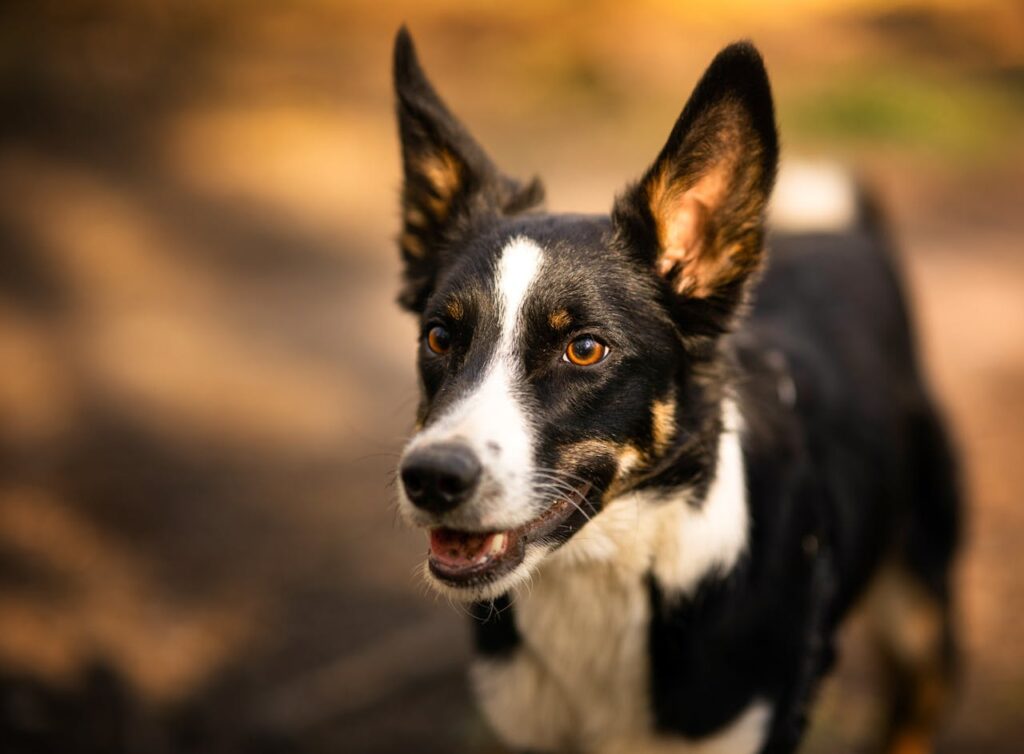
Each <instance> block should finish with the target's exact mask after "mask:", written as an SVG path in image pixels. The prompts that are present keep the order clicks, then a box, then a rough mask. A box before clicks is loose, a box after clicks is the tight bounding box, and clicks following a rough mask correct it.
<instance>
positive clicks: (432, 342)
mask: <svg viewBox="0 0 1024 754" xmlns="http://www.w3.org/2000/svg"><path fill="white" fill-rule="evenodd" d="M451 347H452V336H451V334H450V333H449V332H448V331H447V330H445V329H444V328H443V327H441V325H436V326H435V327H431V328H430V331H429V332H428V333H427V348H429V349H430V350H431V351H433V352H434V353H436V354H446V353H448V349H450V348H451Z"/></svg>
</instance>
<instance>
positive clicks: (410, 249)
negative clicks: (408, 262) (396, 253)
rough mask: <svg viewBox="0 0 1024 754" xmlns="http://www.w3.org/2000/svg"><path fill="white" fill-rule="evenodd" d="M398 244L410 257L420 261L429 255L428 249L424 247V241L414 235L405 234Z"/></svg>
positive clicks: (400, 237)
mask: <svg viewBox="0 0 1024 754" xmlns="http://www.w3.org/2000/svg"><path fill="white" fill-rule="evenodd" d="M398 244H399V245H400V246H401V247H402V251H404V252H405V253H406V254H408V255H409V256H410V257H416V258H417V259H418V258H420V257H423V256H425V255H426V253H427V247H426V246H424V245H423V241H421V240H420V239H419V237H417V236H414V235H413V234H412V233H403V234H402V235H401V236H399V238H398Z"/></svg>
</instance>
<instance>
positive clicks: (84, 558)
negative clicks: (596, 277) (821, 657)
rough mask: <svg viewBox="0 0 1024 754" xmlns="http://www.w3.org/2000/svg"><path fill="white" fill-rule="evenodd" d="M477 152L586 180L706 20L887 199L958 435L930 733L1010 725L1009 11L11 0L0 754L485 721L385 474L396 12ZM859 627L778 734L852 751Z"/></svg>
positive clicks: (564, 196) (428, 735) (986, 733)
mask: <svg viewBox="0 0 1024 754" xmlns="http://www.w3.org/2000/svg"><path fill="white" fill-rule="evenodd" d="M402 21H407V22H408V23H409V25H410V28H411V30H412V32H413V34H414V36H415V37H416V39H417V41H418V43H419V47H420V52H421V56H422V58H423V61H424V64H425V66H426V67H427V70H428V72H429V73H430V75H431V76H432V78H433V79H434V81H435V83H437V85H438V87H439V89H440V90H441V92H442V94H443V95H444V96H445V97H446V98H447V99H448V101H449V103H450V104H451V105H452V107H453V109H454V110H455V111H456V112H457V113H458V114H459V115H460V116H461V117H462V118H463V119H464V120H465V121H466V122H468V124H469V125H470V127H471V129H472V130H473V131H474V133H476V134H477V135H478V137H479V138H480V139H481V141H482V142H483V143H484V144H485V145H486V146H487V147H488V149H489V150H490V151H491V153H492V155H493V156H495V158H496V159H497V161H498V162H499V163H500V164H502V165H503V166H505V167H506V169H508V170H509V171H510V172H512V173H514V174H518V175H522V176H528V175H531V174H533V173H541V174H543V175H544V177H545V178H546V180H547V185H548V189H549V191H548V193H549V206H550V207H551V208H552V209H555V210H583V211H605V210H607V209H608V207H609V206H610V202H611V197H612V195H613V194H614V192H615V191H616V190H618V189H619V188H620V187H621V186H622V185H623V184H624V183H625V182H626V181H627V180H630V179H632V178H633V177H635V176H636V175H637V174H638V173H639V172H640V171H641V170H642V169H643V168H644V167H645V166H646V165H647V163H648V162H649V161H650V160H651V159H652V158H653V157H654V155H655V154H656V152H657V150H658V149H659V148H660V147H661V145H662V143H663V140H664V138H665V136H666V135H667V133H668V130H669V129H670V127H671V125H672V123H673V121H674V119H675V117H676V115H677V113H678V111H679V109H680V107H681V106H682V104H683V102H684V101H685V98H686V96H687V95H688V94H689V91H690V88H691V87H692V85H693V84H694V82H695V81H696V79H697V77H698V76H699V75H700V73H701V72H702V70H703V68H704V66H705V65H706V64H707V63H708V62H709V61H710V59H711V57H712V55H713V54H714V53H715V52H716V51H717V50H718V49H719V48H720V47H721V46H722V45H724V44H725V43H727V42H729V41H732V40H734V39H736V38H739V37H751V38H753V39H754V40H755V41H756V43H757V44H758V45H759V46H760V48H761V49H762V51H763V53H764V55H765V57H766V59H767V62H768V66H769V68H770V71H771V74H772V78H773V84H774V88H775V92H776V96H777V99H778V104H779V119H780V124H781V130H782V134H783V139H784V143H785V151H786V154H787V155H788V156H790V157H793V156H805V157H823V156H824V157H831V158H838V159H840V160H843V161H845V162H846V163H847V164H849V165H851V166H853V167H855V168H856V169H858V170H860V171H861V172H862V173H863V174H865V175H866V176H867V177H868V178H869V179H870V181H871V182H872V183H873V184H874V185H875V186H876V187H877V189H878V190H879V191H880V193H881V195H882V196H883V197H884V200H885V202H886V204H887V206H888V208H889V211H890V214H891V218H892V223H893V227H894V229H895V232H896V235H897V236H898V238H899V241H900V244H901V246H902V249H903V252H904V266H905V268H906V270H907V275H908V278H909V285H910V288H911V291H912V295H913V301H914V308H915V312H916V317H917V320H918V324H919V327H920V330H921V334H922V339H923V342H924V352H925V357H926V361H927V364H928V367H929V370H930V373H931V376H932V378H933V382H934V384H935V386H936V389H937V392H938V394H939V396H940V398H941V400H942V402H943V403H944V405H945V407H946V408H947V410H948V413H949V415H950V417H951V420H952V423H953V425H954V427H955V430H956V433H957V437H958V440H959V443H960V445H961V447H962V449H963V453H964V456H965V462H966V479H967V487H968V492H969V499H970V506H971V516H970V536H969V541H968V545H967V548H966V551H965V553H964V557H963V559H962V561H961V564H960V569H959V573H958V580H959V584H960V595H961V620H960V623H961V626H962V633H963V637H964V642H965V647H966V652H967V662H966V664H965V671H964V678H963V684H962V689H961V693H960V697H959V700H958V703H957V707H956V710H955V712H954V714H953V716H952V718H951V720H950V725H949V729H948V731H947V734H946V737H945V743H946V751H949V752H964V753H966V752H971V753H972V754H976V753H978V752H981V753H984V752H1001V753H1005V754H1011V753H1016V752H1020V751H1022V750H1024V644H1022V642H1021V636H1022V633H1024V622H1022V615H1024V612H1022V609H1024V608H1022V607H1021V605H1022V602H1024V568H1022V567H1021V563H1020V560H1018V558H1019V557H1020V552H1021V548H1022V547H1024V500H1022V499H1021V491H1022V490H1024V453H1022V448H1024V244H1022V239H1024V139H1022V135H1024V4H1022V3H1020V2H1015V1H1014V0H1006V1H1005V2H999V1H996V0H992V1H988V0H974V2H959V3H956V2H943V1H941V0H934V1H924V0H922V1H920V2H873V1H871V0H829V1H826V0H819V1H814V0H792V1H790V2H776V3H762V2H757V1H756V0H719V2H716V3H704V2H700V3H696V2H695V3H681V2H669V0H640V1H638V2H634V3H622V2H589V3H586V4H583V3H575V2H569V1H568V0H565V1H563V2H540V0H518V1H517V2H514V3H507V2H506V3H499V2H479V3H457V2H455V1H454V0H431V1H430V2H423V1H420V2H414V1H413V0H400V1H399V2H392V3H382V2H371V1H370V0H349V1H348V2H327V0H302V1H300V2H288V3H281V2H271V1H270V0H244V1H243V0H229V1H222V2H210V1H205V2H204V1H203V0H179V2H174V3H169V2H168V3H159V2H153V1H152V0H97V1H93V2H90V1H89V0H79V1H78V2H66V1H65V2H56V1H55V0H49V1H42V2H35V3H5V4H3V6H2V10H0V750H2V751H5V752H7V751H10V752H36V751H63V752H71V751H80V752H108V753H109V752H153V753H156V754H159V753H160V752H184V751H187V752H250V751H253V752H272V751H290V752H303V753H304V752H328V751H330V752H358V753H362V752H367V753H375V752H406V751H413V750H415V751H418V752H428V753H429V752H456V751H471V752H485V751H486V752H496V751H498V749H497V748H496V747H495V745H494V744H493V742H491V741H490V739H489V738H488V734H487V732H486V729H485V727H484V726H483V724H482V723H481V722H480V720H479V719H478V717H477V716H476V714H475V713H474V712H473V710H472V707H471V704H470V702H469V700H468V695H467V693H466V691H465V688H464V685H463V663H464V661H465V658H466V656H467V647H468V642H467V641H466V638H467V637H466V626H465V618H464V616H462V615H460V614H459V613H458V611H457V610H454V609H452V608H451V607H450V606H448V605H447V604H438V603H437V601H436V600H435V599H434V598H432V597H430V596H429V595H427V594H426V593H425V592H424V590H423V588H422V586H421V584H420V582H419V580H418V578H417V577H416V576H415V575H414V574H413V568H414V567H415V566H416V564H417V563H418V562H419V560H420V559H421V557H422V554H423V552H424V549H425V544H424V542H423V540H422V535H421V534H418V533H416V532H407V531H403V530H401V529H400V528H399V527H397V526H396V524H395V522H394V513H393V507H392V490H391V489H390V487H389V486H388V484H389V481H390V479H391V469H392V467H393V464H394V460H395V454H396V452H397V451H398V449H399V448H400V446H401V443H402V439H403V437H404V436H405V435H406V434H407V433H408V432H409V430H410V427H411V419H412V413H413V407H414V404H415V399H416V388H415V376H414V369H413V356H414V350H415V337H416V328H415V326H414V324H413V322H412V321H411V319H409V318H407V317H406V316H404V315H402V314H401V313H400V312H399V311H398V309H397V307H396V306H394V304H393V299H394V295H395V293H396V287H397V286H396V280H397V274H398V264H397V252H396V249H395V245H394V242H393V237H394V236H395V234H396V232H397V229H398V222H397V219H398V212H397V192H398V187H399V162H398V149H397V143H396V136H395V127H394V124H393V120H392V95H391V91H390V86H389V74H390V71H389V66H390V45H391V40H392V38H393V35H394V32H395V30H396V28H397V26H398V25H399V23H400V22H402ZM860 633H861V630H860V628H858V625H857V624H856V622H855V623H854V625H853V626H852V627H851V629H850V630H849V631H848V632H847V633H846V634H845V635H844V640H843V641H844V662H843V665H842V669H841V671H840V673H838V674H837V676H836V677H835V678H834V679H833V680H831V681H830V682H829V683H828V685H827V686H826V688H825V690H824V694H823V698H822V702H821V704H820V705H819V708H818V710H817V712H816V715H815V719H814V725H813V729H812V733H811V739H810V741H809V743H808V746H807V747H806V751H808V752H814V753H821V754H824V753H825V752H840V753H843V752H851V753H852V752H865V751H869V750H870V743H871V741H872V734H871V732H872V729H873V723H874V721H875V720H876V718H877V710H876V708H875V704H874V702H875V692H874V688H875V687H874V686H873V685H872V679H873V677H874V668H873V665H872V659H871V656H870V654H869V653H868V652H867V651H866V650H865V648H864V646H863V642H861V641H860V640H859V634H860Z"/></svg>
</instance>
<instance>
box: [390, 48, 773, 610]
mask: <svg viewBox="0 0 1024 754" xmlns="http://www.w3.org/2000/svg"><path fill="white" fill-rule="evenodd" d="M394 65H395V68H394V76H395V89H396V93H397V99H398V106H397V107H398V123H399V130H400V134H401V142H402V159H403V166H404V186H403V191H402V212H403V230H402V234H401V237H400V242H399V243H400V247H401V252H402V257H403V260H404V263H405V272H404V285H403V290H402V293H401V296H400V302H401V303H402V305H403V306H405V307H406V308H407V309H409V310H410V311H412V312H414V313H415V314H416V315H417V316H418V317H419V320H420V325H421V338H420V343H419V372H420V380H421V387H422V400H421V402H420V406H419V412H418V422H417V433H416V434H415V435H414V436H413V438H412V440H411V441H410V442H409V443H408V445H407V447H406V448H405V451H404V453H403V455H402V459H401V462H400V470H399V471H400V473H399V506H400V508H401V511H402V513H403V516H404V517H405V518H406V519H407V520H408V521H410V522H412V523H413V524H415V525H417V526H421V527H424V528H426V529H427V530H429V534H430V553H429V556H428V560H427V565H428V569H427V570H428V572H429V574H430V578H431V581H432V582H433V583H434V584H435V585H436V586H438V587H439V588H441V589H442V590H444V591H447V592H448V593H449V594H453V595H455V596H458V597H461V598H465V599H480V598H489V597H495V596H497V595H499V594H501V593H503V592H505V591H507V590H508V589H509V588H510V587H512V586H514V585H515V584H517V583H519V582H520V581H521V580H523V579H525V578H526V577H527V576H528V575H529V574H530V573H531V571H532V570H533V569H534V568H536V567H537V565H538V564H539V563H540V562H541V561H543V560H544V559H545V558H546V557H547V556H548V554H549V553H551V552H552V551H553V550H555V549H556V548H558V547H560V546H561V545H563V544H564V543H565V542H566V541H567V540H569V539H570V538H571V537H573V536H574V535H575V534H576V533H577V532H578V531H580V530H581V529H585V527H586V526H587V525H588V521H589V520H590V519H593V518H594V517H597V516H601V514H602V511H603V510H604V509H605V508H606V507H607V506H608V504H609V503H610V502H611V501H612V500H613V499H614V498H615V497H616V496H618V495H621V494H622V493H623V492H625V491H627V490H630V489H636V488H638V487H654V488H657V487H661V488H672V489H678V488H680V487H690V488H692V489H694V490H697V491H699V490H700V489H701V486H702V485H706V484H707V482H708V478H707V477H708V474H709V472H710V470H711V469H712V467H713V463H714V460H715V458H714V454H715V448H716V445H717V444H716V442H715V440H716V437H717V433H718V432H720V431H721V419H720V417H721V411H720V403H721V400H722V392H723V389H724V380H723V376H722V371H723V369H724V366H723V362H722V358H721V356H720V349H719V347H718V344H719V340H720V336H721V335H722V334H723V333H725V332H727V331H728V330H729V328H730V326H731V324H732V322H733V321H734V320H735V317H736V316H737V313H738V310H739V309H740V307H741V306H742V304H743V302H744V299H745V295H746V291H747V289H748V288H749V285H750V281H751V279H752V277H753V276H754V274H755V273H756V271H757V269H758V268H759V266H760V263H761V258H762V256H763V233H764V231H763V215H764V209H765V203H766V201H767V199H768V195H769V193H770V191H771V186H772V182H773V180H774V175H775V167H776V162H777V153H778V146H777V140H776V133H775V121H774V115H773V109H772V99H771V92H770V89H769V85H768V79H767V75H766V73H765V70H764V66H763V64H762V62H761V58H760V56H759V55H758V53H757V51H756V50H755V49H754V48H753V47H752V46H750V45H749V44H736V45H732V46H730V47H728V48H726V49H725V50H723V51H722V52H721V53H720V54H719V55H718V56H717V57H716V58H715V60H714V62H713V63H712V64H711V66H710V67H709V68H708V70H707V72H706V73H705V74H704V77H703V78H702V79H701V81H700V83H699V84H698V85H697V87H696V89H695V90H694V93H693V95H692V96H691V98H690V101H689V102H688V103H687V105H686V107H685V108H684V109H683V112H682V114H681V115H680V117H679V119H678V121H677V122H676V124H675V127H674V128H673V130H672V132H671V134H670V136H669V138H668V142H667V143H666V144H665V146H664V148H663V149H662V151H661V153H660V154H659V155H658V157H657V158H656V159H655V161H654V163H653V164H652V165H651V166H650V167H649V168H648V170H647V171H646V173H644V175H643V177H642V178H641V179H640V180H639V181H638V182H636V183H635V184H633V185H631V186H629V187H627V189H626V190H625V191H624V192H623V194H622V195H621V196H620V197H619V198H618V199H617V200H616V201H615V203H614V206H613V209H612V212H611V215H610V216H580V215H553V214H545V213H542V212H541V211H539V209H538V206H539V205H540V203H541V202H542V200H543V189H542V188H541V185H540V183H539V182H538V181H537V180H533V181H530V182H527V183H522V182H519V181H516V180H513V179H511V178H509V177H507V176H505V175H504V174H502V173H501V172H500V171H499V170H498V169H497V168H496V167H495V165H494V164H493V163H492V162H491V160H490V159H489V158H488V157H487V155H486V154H485V153H484V151H483V149H482V148H481V147H480V146H479V145H478V144H477V143H476V141H475V140H474V139H473V138H472V137H471V136H470V135H469V133H468V132H467V131H466V130H465V128H464V127H463V126H462V125H461V124H460V123H459V122H458V121H457V120H456V119H455V118H454V116H453V115H452V114H451V113H450V112H449V110H448V109H447V108H446V107H445V105H444V104H443V103H442V101H441V99H440V98H439V97H438V95H437V94H436V92H435V91H434V89H433V87H432V86H431V85H430V83H429V82H428V81H427V79H426V77H425V75H424V73H423V71H422V69H421V68H420V65H419V62H418V60H417V58H416V54H415V51H414V48H413V45H412V40H411V39H410V37H409V35H408V33H407V32H406V31H405V30H404V29H403V30H402V31H400V32H399V35H398V38H397V40H396V44H395V59H394ZM695 498H696V499H699V494H698V495H696V496H695Z"/></svg>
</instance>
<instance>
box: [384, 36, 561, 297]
mask: <svg viewBox="0 0 1024 754" xmlns="http://www.w3.org/2000/svg"><path fill="white" fill-rule="evenodd" d="M394 84H395V94H396V97H397V111H398V130H399V135H400V137H401V141H402V167H403V171H404V183H403V186H402V235H401V236H400V238H399V246H400V248H401V252H402V258H403V260H404V262H405V286H404V288H403V290H402V293H401V294H400V296H399V303H401V304H402V305H403V306H405V307H406V308H407V309H410V310H412V311H422V309H423V306H424V304H425V302H426V299H427V296H429V294H430V291H431V289H432V288H433V283H434V277H435V275H436V274H437V270H438V267H439V266H440V264H441V262H442V261H443V257H444V255H445V253H446V252H447V249H448V248H449V247H450V246H451V245H452V241H453V239H454V238H455V236H456V235H457V234H458V233H460V232H464V231H465V230H466V229H467V228H468V226H470V225H471V223H472V222H473V220H474V219H477V218H479V217H481V216H485V215H488V214H492V215H493V214H503V215H510V214H515V213H518V212H522V211H525V210H527V209H531V208H533V207H535V206H536V205H538V204H540V203H541V202H542V201H543V199H544V189H543V187H542V186H541V184H540V182H539V181H538V180H537V179H533V180H532V181H530V182H528V183H526V184H521V183H519V182H518V181H515V180H513V179H511V178H508V177H506V176H505V175H503V174H502V173H501V172H500V171H499V170H498V169H497V167H496V166H495V165H494V163H493V162H491V160H490V158H488V156H487V154H486V153H485V152H484V150H483V149H482V148H481V147H480V145H479V144H477V142H476V140H475V139H473V137H472V136H470V134H469V132H468V131H467V130H466V129H465V127H464V126H463V125H462V124H461V123H460V122H459V121H458V120H457V119H456V118H455V116H454V115H452V114H451V112H450V111H449V110H448V108H447V107H446V106H445V104H444V102H442V101H441V98H440V97H439V96H438V94H437V92H436V91H434V87H433V86H431V84H430V82H429V81H428V80H427V77H426V74H425V73H424V72H423V69H422V68H421V67H420V63H419V60H418V58H417V56H416V48H415V47H414V46H413V42H412V37H411V36H410V35H409V32H408V31H407V30H406V28H405V27H404V26H403V27H402V28H401V29H399V31H398V35H397V37H396V38H395V52H394Z"/></svg>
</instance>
